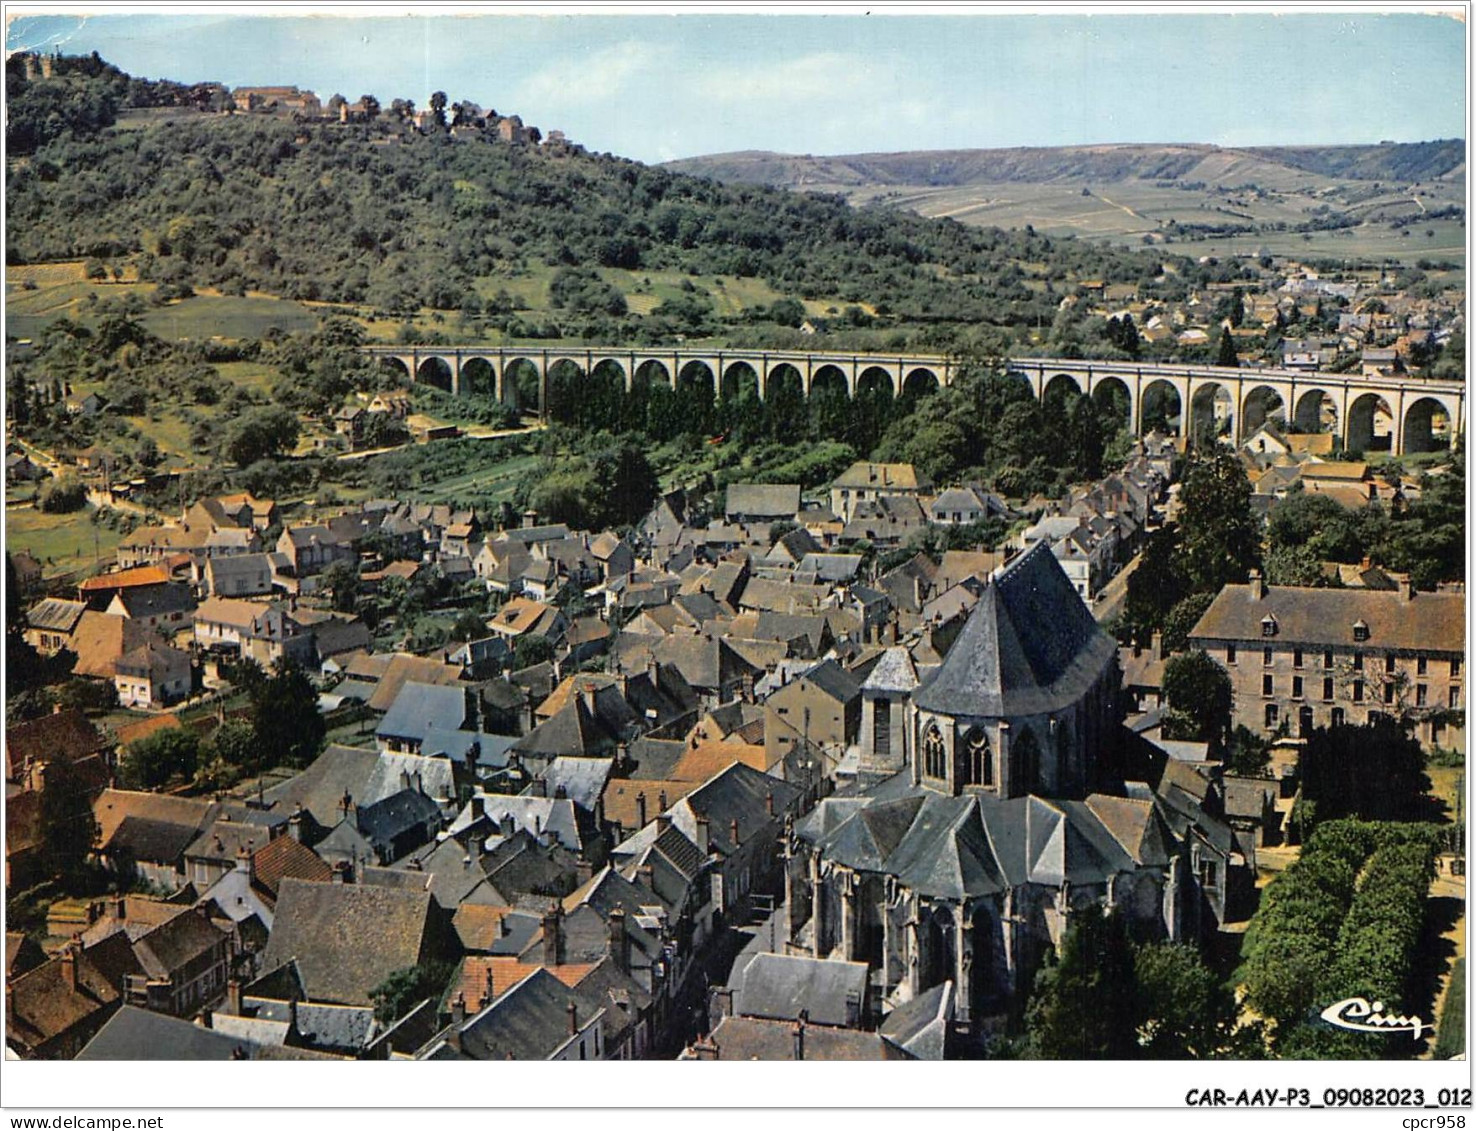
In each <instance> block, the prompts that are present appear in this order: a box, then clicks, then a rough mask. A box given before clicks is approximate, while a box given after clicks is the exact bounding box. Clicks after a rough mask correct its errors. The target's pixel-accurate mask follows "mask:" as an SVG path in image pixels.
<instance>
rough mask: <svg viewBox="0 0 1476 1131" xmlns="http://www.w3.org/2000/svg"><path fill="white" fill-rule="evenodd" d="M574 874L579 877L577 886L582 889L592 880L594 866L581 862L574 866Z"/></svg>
mask: <svg viewBox="0 0 1476 1131" xmlns="http://www.w3.org/2000/svg"><path fill="white" fill-rule="evenodd" d="M574 867H575V873H576V875H577V876H578V877H579V886H580V887H583V886H584V885H585V884H587V883H589V881H590V880H592V879H594V865H593V864H592V863H590V862H589V861H588V860H581V861H579V863H578V864H576V865H575V866H574Z"/></svg>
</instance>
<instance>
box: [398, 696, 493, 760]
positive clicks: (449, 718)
mask: <svg viewBox="0 0 1476 1131" xmlns="http://www.w3.org/2000/svg"><path fill="white" fill-rule="evenodd" d="M432 728H438V729H442V730H470V731H475V730H476V729H477V708H476V695H475V693H474V692H473V691H472V689H471V688H470V687H469V686H466V685H461V686H458V685H455V684H452V685H445V684H433V683H417V682H415V681H413V680H406V681H405V682H404V683H403V684H401V685H400V690H399V694H397V695H396V696H395V699H394V702H393V703H392V704H391V705H390V709H389V710H388V711H387V712H386V713H385V716H384V718H382V719H381V720H380V721H379V726H378V727H377V728H376V729H375V732H374V737H375V743H376V745H378V747H379V749H381V750H389V751H394V752H398V753H408V754H416V753H419V752H420V747H421V744H422V743H423V742H424V740H425V736H426V733H427V731H429V730H430V729H432Z"/></svg>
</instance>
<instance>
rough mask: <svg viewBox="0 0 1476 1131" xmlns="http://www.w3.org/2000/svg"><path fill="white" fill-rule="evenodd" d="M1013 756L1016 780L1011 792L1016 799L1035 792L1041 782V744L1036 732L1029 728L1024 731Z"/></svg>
mask: <svg viewBox="0 0 1476 1131" xmlns="http://www.w3.org/2000/svg"><path fill="white" fill-rule="evenodd" d="M1012 754H1013V758H1012V761H1013V762H1014V764H1015V780H1014V782H1013V783H1012V784H1011V788H1010V792H1011V793H1012V794H1014V795H1015V796H1016V797H1019V796H1021V795H1022V794H1026V793H1033V792H1035V789H1036V785H1037V783H1038V782H1039V780H1040V743H1039V742H1038V741H1037V740H1036V737H1035V732H1034V731H1032V730H1030V729H1029V728H1028V727H1027V728H1025V729H1022V730H1021V732H1020V737H1019V738H1018V739H1017V740H1016V741H1015V744H1014V746H1013V748H1012Z"/></svg>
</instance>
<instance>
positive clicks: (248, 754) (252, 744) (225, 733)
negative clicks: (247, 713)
mask: <svg viewBox="0 0 1476 1131" xmlns="http://www.w3.org/2000/svg"><path fill="white" fill-rule="evenodd" d="M201 757H202V760H203V761H213V760H216V759H218V760H219V761H221V762H223V763H224V764H225V765H227V766H230V767H232V768H233V769H236V770H240V771H241V772H242V773H247V774H254V773H256V772H257V771H258V770H259V769H260V768H261V744H260V743H259V742H258V741H257V739H256V730H255V728H254V727H252V725H251V724H250V723H249V722H247V721H246V720H244V719H227V720H226V721H225V722H223V723H221V724H220V726H218V727H216V728H215V733H214V734H212V735H211V736H210V738H209V739H208V740H207V741H206V743H205V745H204V748H203V749H202V751H201Z"/></svg>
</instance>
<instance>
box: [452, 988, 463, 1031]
mask: <svg viewBox="0 0 1476 1131" xmlns="http://www.w3.org/2000/svg"><path fill="white" fill-rule="evenodd" d="M465 1022H466V995H465V994H464V993H462V992H461V991H460V990H457V991H456V1000H455V1001H453V1002H452V1003H451V1024H453V1025H462V1024H465Z"/></svg>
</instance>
